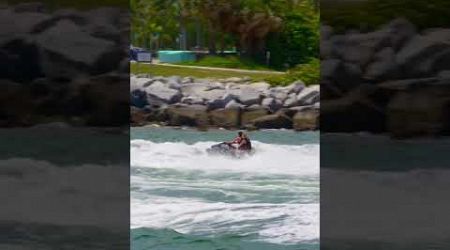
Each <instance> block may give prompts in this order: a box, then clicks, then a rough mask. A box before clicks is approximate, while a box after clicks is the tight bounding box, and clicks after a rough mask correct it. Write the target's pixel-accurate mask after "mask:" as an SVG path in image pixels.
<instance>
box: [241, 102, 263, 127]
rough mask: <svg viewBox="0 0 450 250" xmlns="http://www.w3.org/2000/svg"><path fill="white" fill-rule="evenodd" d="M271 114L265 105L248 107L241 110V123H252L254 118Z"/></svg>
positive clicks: (244, 124)
mask: <svg viewBox="0 0 450 250" xmlns="http://www.w3.org/2000/svg"><path fill="white" fill-rule="evenodd" d="M267 114H269V111H268V110H267V108H264V107H261V106H259V107H252V108H246V109H244V110H242V112H241V125H242V126H246V125H249V124H251V123H252V121H253V120H255V119H257V118H260V117H263V116H266V115H267Z"/></svg>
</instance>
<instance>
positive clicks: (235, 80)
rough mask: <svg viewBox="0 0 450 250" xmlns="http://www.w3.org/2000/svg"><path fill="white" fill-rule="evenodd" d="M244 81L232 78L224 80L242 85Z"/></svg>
mask: <svg viewBox="0 0 450 250" xmlns="http://www.w3.org/2000/svg"><path fill="white" fill-rule="evenodd" d="M243 81H244V79H242V78H240V77H230V78H227V79H224V82H233V83H241V82H243Z"/></svg>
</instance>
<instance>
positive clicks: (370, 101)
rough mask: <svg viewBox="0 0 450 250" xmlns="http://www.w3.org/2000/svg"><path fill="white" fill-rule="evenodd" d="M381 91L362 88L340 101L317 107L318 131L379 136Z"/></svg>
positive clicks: (383, 103) (383, 101)
mask: <svg viewBox="0 0 450 250" xmlns="http://www.w3.org/2000/svg"><path fill="white" fill-rule="evenodd" d="M386 102H387V98H386V97H384V91H380V89H379V88H378V87H376V86H374V85H368V84H362V85H360V86H359V87H357V88H355V89H354V90H352V91H350V92H349V93H347V94H346V95H345V96H343V97H341V98H336V99H332V100H324V101H322V102H321V104H320V116H321V118H320V119H321V121H322V122H321V127H320V129H321V131H326V132H356V131H367V132H373V133H377V132H378V133H379V132H382V131H384V129H385V121H386V115H385V106H386Z"/></svg>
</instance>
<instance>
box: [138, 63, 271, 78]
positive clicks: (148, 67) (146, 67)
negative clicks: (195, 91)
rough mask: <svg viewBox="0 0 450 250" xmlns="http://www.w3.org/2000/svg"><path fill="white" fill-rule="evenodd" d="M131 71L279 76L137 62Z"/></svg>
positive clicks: (192, 75)
mask: <svg viewBox="0 0 450 250" xmlns="http://www.w3.org/2000/svg"><path fill="white" fill-rule="evenodd" d="M130 71H131V73H133V74H139V73H149V74H152V75H158V76H174V75H177V76H181V77H184V76H191V77H195V78H228V77H245V76H248V77H250V78H251V79H252V81H265V80H266V79H268V78H271V77H274V76H279V74H275V73H273V74H272V73H247V72H232V71H225V70H219V69H218V70H212V69H194V68H186V67H174V66H166V65H156V64H137V63H132V64H131V65H130Z"/></svg>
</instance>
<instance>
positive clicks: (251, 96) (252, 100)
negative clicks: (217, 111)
mask: <svg viewBox="0 0 450 250" xmlns="http://www.w3.org/2000/svg"><path fill="white" fill-rule="evenodd" d="M228 93H230V94H232V95H234V96H236V99H237V100H238V101H239V102H240V103H242V104H244V105H246V106H250V105H253V104H259V103H260V102H261V97H262V95H261V92H259V91H257V90H255V89H253V88H251V87H247V86H246V87H242V88H240V89H232V90H228Z"/></svg>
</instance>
